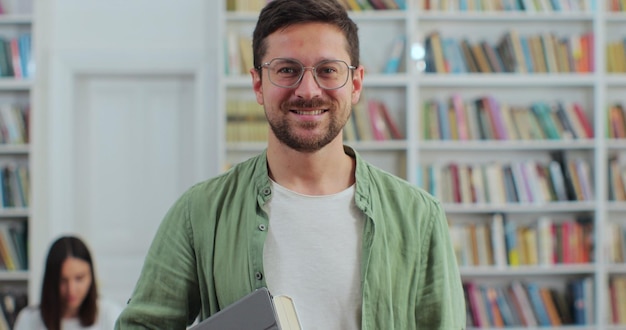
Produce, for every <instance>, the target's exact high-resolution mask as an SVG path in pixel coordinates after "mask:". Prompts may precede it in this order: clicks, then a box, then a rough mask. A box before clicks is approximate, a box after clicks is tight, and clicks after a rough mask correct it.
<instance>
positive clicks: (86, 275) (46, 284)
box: [14, 236, 121, 330]
mask: <svg viewBox="0 0 626 330" xmlns="http://www.w3.org/2000/svg"><path fill="white" fill-rule="evenodd" d="M120 312H121V307H119V306H116V305H115V304H113V303H111V302H107V301H104V300H101V299H99V297H98V288H97V286H96V281H95V270H94V265H93V262H92V259H91V254H90V253H89V249H88V248H87V246H86V245H85V243H84V242H83V241H81V240H80V239H79V238H77V237H74V236H64V237H61V238H59V239H57V240H56V241H55V242H54V243H53V244H52V246H51V247H50V251H49V252H48V257H47V259H46V268H45V270H44V277H43V284H42V288H41V301H40V304H39V306H38V307H26V308H24V309H23V310H22V311H21V312H20V314H19V315H18V318H17V320H16V321H15V326H14V330H39V329H47V330H80V329H90V330H98V329H102V330H110V329H113V327H114V324H115V320H116V318H117V317H118V315H119V313H120Z"/></svg>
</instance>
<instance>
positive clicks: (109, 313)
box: [13, 299, 122, 330]
mask: <svg viewBox="0 0 626 330" xmlns="http://www.w3.org/2000/svg"><path fill="white" fill-rule="evenodd" d="M121 312H122V307H121V306H119V305H118V304H116V303H114V302H111V301H107V300H104V299H100V300H98V317H97V319H96V323H94V324H93V325H92V326H90V327H83V326H81V325H80V321H79V320H78V319H77V318H72V319H63V320H61V330H111V329H113V328H114V327H115V321H116V320H117V317H118V316H119V315H120V313H121ZM40 329H41V330H45V329H46V327H45V326H44V324H43V320H42V319H41V313H40V312H39V307H34V306H32V307H26V308H24V309H22V311H20V314H19V315H18V316H17V320H16V321H15V326H14V327H13V330H40Z"/></svg>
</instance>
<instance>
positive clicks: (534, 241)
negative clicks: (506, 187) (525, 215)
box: [450, 213, 594, 267]
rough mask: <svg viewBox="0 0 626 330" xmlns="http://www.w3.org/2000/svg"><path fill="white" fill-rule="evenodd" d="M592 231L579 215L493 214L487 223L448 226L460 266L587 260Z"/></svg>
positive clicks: (513, 265)
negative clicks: (515, 217)
mask: <svg viewBox="0 0 626 330" xmlns="http://www.w3.org/2000/svg"><path fill="white" fill-rule="evenodd" d="M593 232H594V230H593V221H592V220H591V219H590V218H589V217H583V216H579V217H577V218H575V219H571V218H561V219H553V218H551V217H548V216H542V217H540V218H539V219H537V220H533V221H530V222H528V223H526V222H521V221H516V220H512V219H511V220H510V219H508V218H507V216H506V215H505V214H502V213H496V214H494V215H492V216H491V221H490V222H489V223H485V222H468V223H457V222H453V223H452V224H451V225H450V236H451V237H452V242H453V244H454V250H455V254H456V257H457V261H458V264H459V266H462V267H477V266H495V267H515V266H520V265H528V266H538V265H541V266H549V265H557V264H580V263H591V262H592V261H593V250H594V245H593Z"/></svg>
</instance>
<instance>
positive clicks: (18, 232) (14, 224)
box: [0, 220, 28, 271]
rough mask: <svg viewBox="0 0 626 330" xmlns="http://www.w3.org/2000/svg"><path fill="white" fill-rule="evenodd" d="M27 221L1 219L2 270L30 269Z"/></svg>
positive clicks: (0, 256) (0, 260)
mask: <svg viewBox="0 0 626 330" xmlns="http://www.w3.org/2000/svg"><path fill="white" fill-rule="evenodd" d="M26 244H27V227H26V222H24V221H17V220H2V221H0V271H16V270H27V269H28V257H27V256H28V254H27V253H26V251H27V250H26Z"/></svg>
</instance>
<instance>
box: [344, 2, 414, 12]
mask: <svg viewBox="0 0 626 330" xmlns="http://www.w3.org/2000/svg"><path fill="white" fill-rule="evenodd" d="M339 2H341V4H343V6H344V7H345V8H346V9H347V10H351V11H363V10H405V9H406V0H340V1H339Z"/></svg>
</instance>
